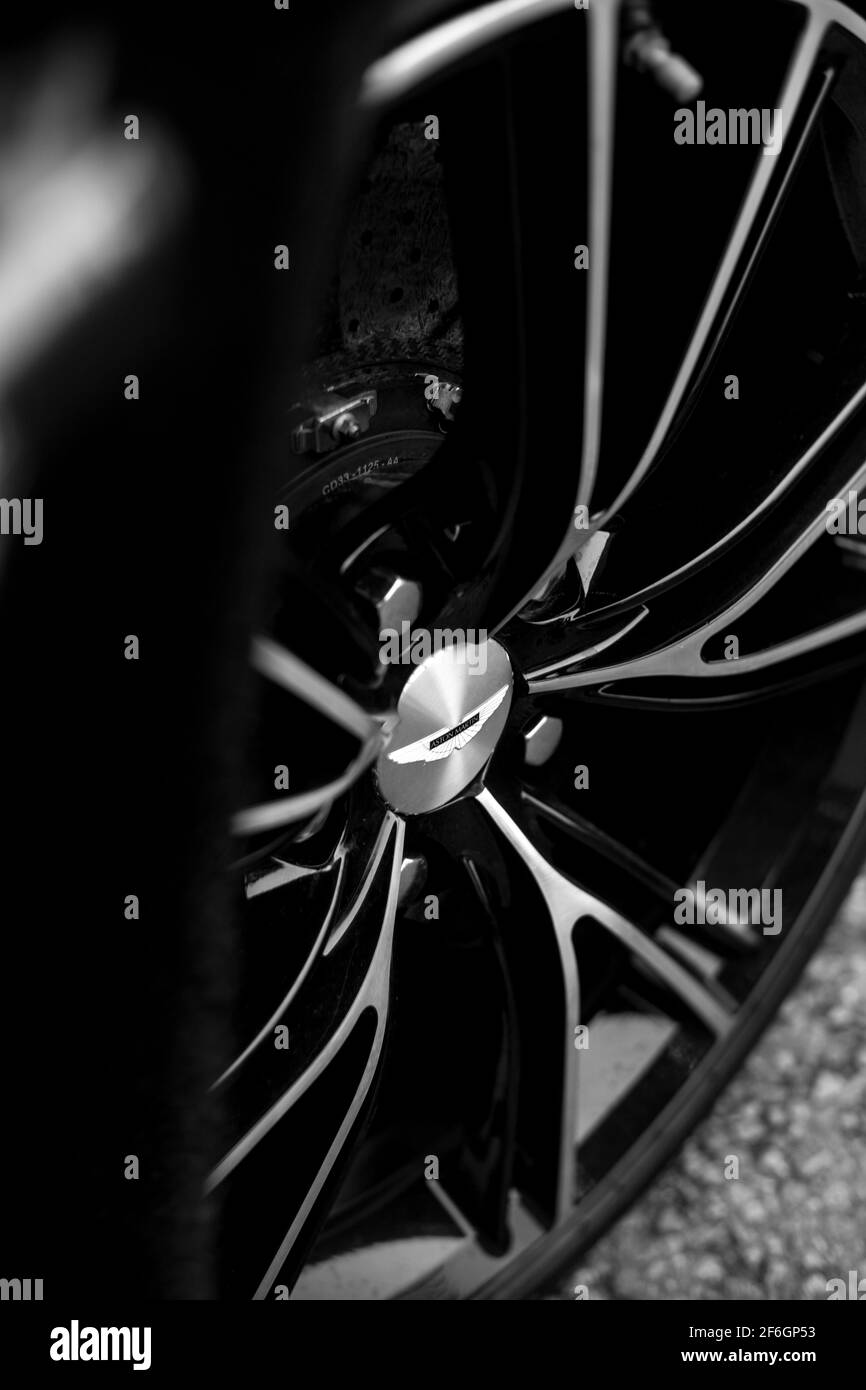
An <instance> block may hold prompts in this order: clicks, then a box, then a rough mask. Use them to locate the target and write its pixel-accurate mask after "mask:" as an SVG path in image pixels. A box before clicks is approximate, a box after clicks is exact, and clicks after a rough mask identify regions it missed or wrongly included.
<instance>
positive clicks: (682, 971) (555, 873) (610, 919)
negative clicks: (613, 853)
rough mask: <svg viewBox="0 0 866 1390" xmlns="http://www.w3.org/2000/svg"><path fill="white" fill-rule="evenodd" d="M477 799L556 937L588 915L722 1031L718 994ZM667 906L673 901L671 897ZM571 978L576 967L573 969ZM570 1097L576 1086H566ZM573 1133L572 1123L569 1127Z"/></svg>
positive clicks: (725, 1020) (487, 797)
mask: <svg viewBox="0 0 866 1390" xmlns="http://www.w3.org/2000/svg"><path fill="white" fill-rule="evenodd" d="M478 800H479V802H480V804H481V805H482V806H484V808H485V810H486V811H487V812H488V814H489V815H490V816H491V818H492V819H493V821H494V823H495V824H496V825H497V826H498V827H499V829H500V830H501V831H502V833H503V834H504V835H506V837H507V838H508V840H509V842H510V843H511V845H512V847H513V848H514V849H515V850H517V852H518V854H520V857H521V858H522V859H523V861H524V863H525V864H526V865H527V867H528V868H529V870H530V872H531V873H532V875H533V877H534V878H535V880H536V882H537V883H538V885H539V887H540V888H541V890H542V892H543V894H544V898H545V902H546V903H547V906H548V910H549V911H550V914H551V918H552V920H553V922H554V926H555V929H556V931H557V938H558V940H559V941H561V942H563V944H565V943H567V945H568V947H569V949H571V932H572V929H573V927H574V925H575V923H576V922H577V921H578V920H579V919H580V918H581V917H590V918H592V920H593V921H595V922H598V923H599V924H600V925H601V926H602V927H604V929H605V930H606V931H607V932H609V933H610V935H611V936H613V937H615V938H616V940H617V941H619V942H620V943H621V944H622V945H623V946H625V948H626V950H627V951H629V952H630V954H631V955H632V956H633V957H634V958H635V960H636V961H638V962H639V963H640V964H642V965H643V966H644V967H645V968H646V969H647V970H648V971H649V972H650V974H651V975H652V976H653V977H654V978H655V979H657V980H658V981H659V982H660V983H661V984H662V985H663V986H664V987H665V988H666V989H667V990H669V991H670V992H671V993H672V994H673V995H675V996H676V998H677V999H678V1000H679V1001H680V1002H681V1003H682V1004H684V1005H685V1006H686V1008H687V1009H688V1010H689V1011H690V1012H691V1013H692V1014H693V1015H694V1017H695V1018H696V1019H698V1020H700V1022H701V1023H703V1024H704V1026H705V1027H706V1028H708V1029H709V1031H710V1032H711V1033H713V1034H714V1035H715V1036H716V1037H721V1036H722V1035H723V1034H724V1033H726V1032H727V1031H728V1029H729V1028H730V1026H731V1023H732V1014H731V1011H730V1009H729V1008H727V1007H726V1006H725V1004H724V1003H723V1002H722V1001H721V1000H720V998H719V997H718V996H717V995H716V994H715V993H713V992H711V991H710V990H709V989H708V988H707V987H706V986H705V985H704V984H702V983H701V982H700V981H699V980H698V979H696V978H695V976H694V975H692V974H690V972H689V971H688V970H687V969H686V968H685V967H684V966H682V965H680V963H679V962H678V961H677V960H675V959H674V957H673V956H672V955H670V953H669V952H668V951H665V950H663V949H662V947H661V946H659V945H658V944H657V943H656V942H655V941H654V940H653V939H652V937H650V936H649V935H647V933H645V932H643V931H641V930H640V928H639V927H637V926H635V924H634V923H633V922H630V921H628V920H627V918H625V917H623V916H622V915H621V914H620V913H619V912H616V911H615V910H614V909H613V908H612V907H611V906H610V905H609V904H608V903H606V902H604V901H602V899H600V898H599V897H597V896H596V895H595V894H592V893H588V892H586V890H585V889H583V888H579V887H578V886H577V884H576V883H574V882H573V880H572V879H570V878H566V877H565V875H564V874H562V873H560V871H559V870H558V869H556V868H554V866H553V865H552V864H551V862H550V861H549V859H547V858H546V857H545V856H544V855H543V854H542V853H541V851H540V850H539V849H538V848H537V847H536V846H535V845H534V844H533V843H532V841H531V840H530V839H529V837H528V836H527V835H526V834H525V832H524V831H523V830H521V829H520V827H519V826H518V825H517V824H516V822H515V821H513V820H512V818H511V817H510V816H509V815H508V813H507V811H505V810H504V809H503V807H502V806H500V804H499V802H498V801H496V799H495V798H494V797H493V795H492V794H491V793H490V792H489V791H488V790H486V789H485V790H484V791H483V792H481V793H480V795H479V797H478ZM671 907H673V902H671ZM575 979H576V970H575ZM572 1091H573V1094H574V1097H575V1099H576V1095H577V1089H576V1086H573V1087H572ZM570 1132H571V1133H572V1134H573V1133H574V1129H573V1126H572V1129H571V1131H570Z"/></svg>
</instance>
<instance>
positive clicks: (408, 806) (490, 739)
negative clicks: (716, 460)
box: [376, 640, 514, 815]
mask: <svg viewBox="0 0 866 1390" xmlns="http://www.w3.org/2000/svg"><path fill="white" fill-rule="evenodd" d="M513 681H514V678H513V675H512V671H511V662H510V661H509V659H508V654H507V652H506V651H505V648H504V647H501V646H500V645H499V643H498V642H495V641H492V640H488V641H486V642H482V643H480V644H479V645H478V646H474V645H473V644H471V643H466V644H463V643H455V644H454V645H453V646H449V647H443V648H442V650H441V651H438V652H434V653H433V655H432V656H429V657H428V658H427V659H426V661H423V662H421V664H420V665H419V666H418V667H416V669H415V670H414V671H413V672H412V674H411V676H410V677H409V679H408V680H407V682H406V684H405V685H404V687H403V691H402V693H401V695H400V699H399V700H398V702H397V713H398V715H399V722H398V724H397V726H396V728H395V729H394V734H393V737H392V739H391V742H390V744H389V745H388V747H387V748H386V749H385V751H384V752H383V753H381V754H380V756H379V761H378V763H377V765H376V776H377V779H378V782H379V789H380V791H381V793H382V795H383V796H384V798H385V800H386V801H387V802H388V803H389V805H390V806H391V807H392V808H393V809H394V810H395V811H402V812H404V813H405V814H407V815H419V814H423V813H424V812H425V811H434V810H436V808H437V807H439V806H444V805H446V803H447V802H449V801H453V800H454V798H455V797H457V796H459V795H460V793H461V792H462V791H465V789H466V788H467V787H468V786H470V784H471V783H472V782H473V781H474V780H475V778H476V777H477V776H478V774H479V772H480V771H481V769H482V768H483V767H484V765H485V764H486V762H487V760H488V758H489V757H490V755H491V753H492V752H493V750H494V748H495V747H496V744H497V741H498V739H499V735H500V734H501V733H502V730H503V729H504V727H505V722H506V720H507V718H508V711H509V709H510V707H511V694H512V689H513Z"/></svg>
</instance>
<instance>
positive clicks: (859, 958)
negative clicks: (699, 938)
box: [558, 874, 866, 1300]
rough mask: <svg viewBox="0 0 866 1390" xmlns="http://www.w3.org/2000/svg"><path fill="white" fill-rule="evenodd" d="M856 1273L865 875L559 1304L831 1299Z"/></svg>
mask: <svg viewBox="0 0 866 1390" xmlns="http://www.w3.org/2000/svg"><path fill="white" fill-rule="evenodd" d="M727 1155H736V1156H737V1158H738V1159H739V1178H738V1179H736V1180H729V1179H726V1178H725V1176H724V1167H725V1159H726V1156H727ZM849 1270H857V1271H859V1277H860V1278H866V874H864V875H863V876H862V877H861V878H859V879H858V880H857V882H856V883H855V885H854V888H853V889H852V892H851V894H850V895H849V897H848V899H847V901H846V902H845V904H844V906H843V908H842V910H841V912H840V913H839V916H838V918H837V920H836V921H835V922H834V924H833V926H832V927H831V929H830V931H829V932H828V934H827V936H826V938H825V941H824V944H823V946H822V947H821V949H820V950H819V953H818V954H817V956H815V957H814V958H813V960H812V961H811V962H810V964H809V966H808V967H807V969H806V972H805V973H804V975H803V976H802V977H801V980H800V982H799V984H798V986H797V988H796V989H795V991H794V993H793V994H792V995H791V996H789V998H788V1000H787V1001H786V1003H785V1005H784V1007H783V1009H782V1011H781V1013H780V1014H779V1016H778V1018H777V1019H776V1021H775V1022H774V1023H773V1024H772V1025H771V1027H770V1028H769V1029H768V1031H767V1032H766V1033H765V1034H764V1037H763V1038H762V1039H761V1042H760V1043H759V1045H758V1047H757V1049H756V1051H755V1052H754V1053H753V1054H752V1055H751V1057H750V1058H749V1060H748V1062H747V1063H746V1065H745V1066H744V1068H743V1070H742V1071H741V1072H740V1073H739V1074H738V1076H737V1077H736V1079H735V1080H734V1081H733V1082H732V1083H731V1085H730V1086H729V1087H728V1089H727V1091H726V1092H725V1093H724V1094H723V1096H722V1098H721V1100H720V1101H719V1103H718V1104H717V1105H716V1107H715V1109H714V1110H713V1111H712V1113H711V1114H710V1116H709V1118H708V1119H707V1120H706V1121H704V1123H703V1124H702V1125H701V1127H700V1128H699V1129H698V1130H697V1132H696V1133H695V1135H694V1136H693V1138H692V1139H691V1140H690V1141H689V1142H688V1144H687V1145H686V1146H685V1148H684V1149H683V1150H682V1152H681V1153H680V1155H679V1157H678V1158H677V1159H675V1160H674V1161H673V1162H672V1163H671V1164H670V1165H669V1166H668V1167H667V1168H666V1169H665V1170H664V1171H663V1173H662V1174H661V1176H660V1177H659V1178H658V1179H657V1180H656V1182H655V1183H654V1185H653V1186H652V1188H651V1189H650V1190H649V1191H648V1192H647V1193H646V1194H645V1195H644V1197H643V1198H642V1199H641V1200H640V1201H639V1203H638V1205H637V1206H636V1207H635V1208H634V1209H633V1210H632V1211H631V1212H629V1213H628V1214H627V1215H626V1216H625V1217H623V1219H622V1220H621V1221H620V1222H619V1224H618V1225H617V1226H615V1227H614V1229H613V1230H612V1231H611V1232H610V1234H609V1235H608V1236H606V1237H605V1238H604V1239H603V1240H602V1241H600V1242H599V1244H598V1245H597V1246H596V1247H595V1248H594V1249H593V1250H592V1252H591V1253H590V1256H589V1257H588V1258H587V1259H586V1260H585V1261H584V1263H583V1264H581V1265H580V1266H579V1268H578V1269H577V1270H575V1272H574V1275H573V1276H572V1278H571V1279H570V1280H569V1281H568V1284H567V1286H566V1287H565V1288H563V1290H562V1292H561V1293H560V1294H559V1295H558V1298H559V1299H571V1298H573V1297H574V1294H573V1287H574V1285H575V1284H585V1285H586V1286H587V1290H588V1294H589V1297H590V1298H598V1299H698V1300H727V1299H749V1300H763V1299H826V1298H827V1296H828V1294H827V1288H826V1285H827V1280H828V1279H832V1278H842V1279H844V1280H845V1281H846V1284H847V1281H848V1271H849ZM864 1289H866V1285H864ZM864 1297H866V1294H864Z"/></svg>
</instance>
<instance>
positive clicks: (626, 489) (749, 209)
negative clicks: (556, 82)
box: [584, 9, 827, 534]
mask: <svg viewBox="0 0 866 1390" xmlns="http://www.w3.org/2000/svg"><path fill="white" fill-rule="evenodd" d="M826 29H827V21H826V19H825V17H824V16H823V14H822V13H821V12H820V11H819V10H817V9H816V10H810V11H809V13H808V19H807V22H806V26H805V28H804V30H803V33H802V34H801V36H800V39H799V42H798V43H797V46H796V48H795V51H794V54H793V56H792V59H791V63H790V65H789V68H788V74H787V77H786V80H785V84H784V87H783V89H782V94H781V97H780V99H779V108H780V109H781V111H782V113H783V115H782V121H783V126H782V134H781V149H780V151H779V154H781V153H783V152H784V150H785V145H786V144H788V143H789V132H790V130H791V128H792V125H793V122H794V120H795V118H796V116H797V113H798V111H799V109H800V105H801V102H802V99H803V96H804V94H805V91H806V88H807V85H808V82H809V79H810V77H811V75H812V72H813V70H814V67H815V63H816V60H817V57H818V53H819V51H820V47H821V43H822V41H823V38H824V35H825V33H826ZM778 158H779V155H777V156H776V158H772V157H766V156H764V154H763V151H761V153H759V154H758V155H757V157H756V162H755V170H754V173H753V175H752V180H751V183H750V185H749V188H748V190H747V192H746V196H745V198H744V200H743V204H742V206H741V208H740V211H739V213H738V215H737V218H736V221H735V223H734V228H733V231H732V232H731V236H730V238H729V240H728V244H727V247H726V249H725V253H724V255H723V257H722V260H721V263H720V264H719V267H718V270H717V272H716V276H715V279H714V281H713V284H712V286H711V288H710V292H709V294H708V296H707V299H706V301H705V303H704V307H703V309H702V311H701V314H700V317H699V319H698V323H697V326H696V328H695V330H694V333H693V334H692V337H691V340H690V342H689V345H688V347H687V349H686V352H685V355H684V356H683V359H682V361H681V363H680V367H679V370H678V372H677V374H676V377H675V379H674V383H673V386H672V387H671V390H670V392H669V394H668V397H667V399H666V401H665V403H664V406H663V408H662V411H661V413H660V415H659V417H658V420H657V422H656V425H655V428H654V429H653V432H652V435H651V436H650V439H649V442H648V443H647V445H646V448H645V449H644V451H643V453H642V454H641V457H640V459H639V460H638V463H637V466H636V467H635V469H634V471H633V473H632V474H631V476H630V478H629V479H628V480H627V482H626V483H625V484H624V486H623V487H622V488H621V489H620V491H619V492H618V493H617V495H616V496H615V497H614V499H613V500H612V501H611V502H610V503H609V504H607V505H606V506H605V507H604V510H603V511H602V512H600V513H599V514H598V515H597V516H596V517H594V518H593V524H594V525H598V526H602V525H604V524H605V523H606V522H607V521H609V520H610V518H611V517H612V516H613V515H614V513H616V512H617V511H619V510H620V509H621V508H622V507H623V505H624V504H625V502H626V501H627V500H628V498H629V497H630V496H631V495H632V493H633V492H634V491H635V489H636V488H637V486H638V484H639V483H640V482H641V480H642V478H643V477H644V476H645V475H646V473H647V472H648V471H649V469H650V468H651V467H652V465H653V463H654V462H655V461H656V459H657V458H658V456H659V453H660V451H661V449H662V447H663V445H664V442H665V440H666V438H667V436H668V433H669V431H670V429H671V426H672V425H673V424H674V421H675V420H676V418H677V416H678V414H679V412H680V409H681V407H682V406H683V404H684V402H685V399H686V396H687V394H688V391H689V388H690V386H691V385H692V383H693V381H694V378H695V374H696V372H698V371H699V369H700V368H701V365H702V363H703V362H704V360H705V358H706V355H707V352H708V347H709V344H710V340H711V337H712V335H713V334H714V333H717V334H718V333H720V332H721V331H723V328H724V323H725V322H726V318H724V317H722V316H723V313H724V310H725V305H726V304H728V313H730V312H732V311H733V307H734V305H733V303H730V302H729V297H730V296H731V295H732V293H733V296H734V301H736V300H737V299H738V297H739V294H740V293H741V291H742V287H743V285H744V284H745V280H746V278H747V277H748V268H749V264H750V263H749V262H747V263H746V264H745V265H744V264H743V258H744V255H745V252H746V248H747V246H748V244H749V242H750V240H751V238H752V237H753V235H754V233H755V228H756V225H757V220H758V218H759V216H760V215H761V210H762V208H763V206H764V201H765V198H766V196H767V192H768V190H769V188H770V183H771V180H772V178H773V174H774V172H775V171H776V168H777V159H778ZM765 234H766V225H765V226H764V227H763V228H762V230H761V236H764V235H765ZM738 273H739V274H740V276H741V278H740V280H739V282H738V286H737V289H736V290H734V282H735V277H737V275H738ZM584 534H585V533H584Z"/></svg>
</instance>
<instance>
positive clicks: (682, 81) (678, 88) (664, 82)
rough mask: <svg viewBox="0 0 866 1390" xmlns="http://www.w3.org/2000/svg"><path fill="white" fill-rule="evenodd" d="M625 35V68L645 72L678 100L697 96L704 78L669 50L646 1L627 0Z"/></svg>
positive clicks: (686, 100)
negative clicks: (626, 66)
mask: <svg viewBox="0 0 866 1390" xmlns="http://www.w3.org/2000/svg"><path fill="white" fill-rule="evenodd" d="M623 23H624V27H625V31H626V34H627V38H626V43H625V48H624V50H623V58H624V60H625V62H626V64H627V65H628V66H629V67H633V68H636V69H637V71H638V72H648V73H650V74H651V76H652V77H653V78H654V79H655V81H656V82H657V83H658V85H659V86H660V87H661V88H662V89H663V90H664V91H666V92H667V93H668V95H669V96H672V97H673V98H674V99H675V100H676V101H678V102H680V103H681V104H682V103H686V102H690V101H694V100H695V98H696V97H697V96H699V95H700V93H701V91H702V89H703V85H704V79H703V78H702V77H701V75H700V73H699V72H697V71H696V70H695V69H694V68H693V67H692V66H691V64H690V63H687V62H686V60H685V58H681V57H680V56H679V54H677V53H672V52H671V45H670V41H669V40H668V39H667V38H665V35H664V34H663V33H662V31H661V29H660V28H659V26H658V24H657V23H656V21H655V16H654V15H653V12H652V7H651V6H650V5H649V4H648V3H646V0H628V3H627V5H626V13H625V16H624V20H623Z"/></svg>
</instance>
